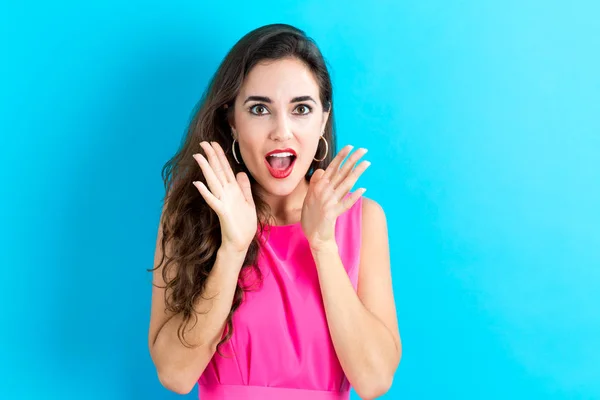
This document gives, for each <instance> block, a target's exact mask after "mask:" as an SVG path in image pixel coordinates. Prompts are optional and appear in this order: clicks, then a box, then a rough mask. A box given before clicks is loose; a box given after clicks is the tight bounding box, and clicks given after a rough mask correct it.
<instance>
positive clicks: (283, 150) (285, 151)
mask: <svg viewBox="0 0 600 400" xmlns="http://www.w3.org/2000/svg"><path fill="white" fill-rule="evenodd" d="M277 153H292V154H293V155H294V157H296V156H297V154H296V151H295V150H294V149H289V148H288V149H275V150H271V151H270V152H268V153H267V155H266V156H265V157H269V156H270V155H272V154H277Z"/></svg>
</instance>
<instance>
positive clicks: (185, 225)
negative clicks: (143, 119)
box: [149, 24, 401, 400]
mask: <svg viewBox="0 0 600 400" xmlns="http://www.w3.org/2000/svg"><path fill="white" fill-rule="evenodd" d="M335 144H336V141H335V134H334V123H333V105H332V87H331V80H330V76H329V73H328V71H327V67H326V65H325V63H324V60H323V57H322V55H321V53H320V52H319V50H318V48H317V47H316V45H315V44H314V43H313V42H312V41H311V40H310V39H309V38H307V37H306V36H305V34H304V32H302V31H301V30H298V29H296V28H294V27H292V26H289V25H282V24H275V25H268V26H264V27H261V28H259V29H256V30H254V31H252V32H250V33H249V34H247V35H246V36H244V37H243V38H242V39H241V40H240V41H239V42H238V43H237V44H236V45H235V46H234V47H233V48H232V49H231V51H230V52H229V54H228V55H227V56H226V57H225V59H224V61H223V62H222V64H221V65H220V67H219V69H218V71H217V72H216V74H215V76H214V77H213V79H212V81H211V84H210V85H209V87H208V89H207V92H206V93H205V95H204V98H203V100H202V102H201V106H200V109H199V111H198V112H197V114H196V115H195V117H194V119H193V120H192V123H191V124H190V127H189V130H188V134H187V137H186V140H185V142H184V143H183V145H182V148H181V149H180V151H179V152H178V153H177V154H176V155H175V156H174V157H173V158H172V159H171V160H169V162H168V163H167V164H166V165H165V168H164V170H163V178H164V180H165V187H166V192H167V196H166V198H165V201H164V207H163V212H162V216H161V223H160V228H159V232H158V237H157V242H156V253H155V261H154V262H155V268H154V269H153V271H154V272H153V283H154V287H153V290H152V311H151V320H150V329H149V346H150V353H151V356H152V359H153V361H154V364H155V366H156V369H157V372H158V377H159V379H160V381H161V383H162V384H163V385H164V386H165V387H166V388H168V389H170V390H172V391H175V392H177V393H188V392H190V391H191V390H192V388H193V387H194V385H195V384H196V382H197V383H198V384H199V394H200V398H201V399H202V400H211V399H286V400H294V399H306V398H310V399H313V400H321V399H322V400H332V399H348V397H349V388H350V386H352V387H354V389H355V390H356V392H357V393H358V395H359V396H361V397H362V398H373V397H377V396H380V395H382V394H383V393H385V392H386V391H387V390H388V389H389V388H390V385H391V382H392V378H393V375H394V372H395V370H396V368H397V366H398V363H399V362H400V357H401V342H400V337H399V333H398V326H397V320H396V311H395V305H394V298H393V293H392V284H391V274H390V261H389V246H388V237H387V226H386V218H385V215H384V213H383V211H382V209H381V207H380V206H379V205H378V204H377V203H376V202H375V201H373V200H370V199H367V198H364V197H362V195H363V193H364V189H359V190H356V191H354V192H352V193H350V189H351V188H352V187H353V185H354V183H355V182H356V180H357V179H358V177H359V176H360V175H361V174H362V173H363V172H364V171H365V169H366V168H367V167H368V165H369V163H368V162H366V161H362V162H360V163H358V161H359V159H360V158H361V157H362V156H363V155H364V154H365V153H366V149H359V150H357V151H355V152H353V153H352V155H350V156H349V157H348V159H347V161H346V162H345V163H343V165H342V161H343V160H344V159H345V158H346V156H348V155H349V154H350V152H351V150H352V147H351V146H346V147H344V148H343V149H342V150H341V151H340V152H339V153H338V154H337V156H335V157H334V156H333V154H332V153H333V150H334V149H335ZM200 150H202V152H200ZM225 150H227V151H225Z"/></svg>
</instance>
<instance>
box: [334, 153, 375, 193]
mask: <svg viewBox="0 0 600 400" xmlns="http://www.w3.org/2000/svg"><path fill="white" fill-rule="evenodd" d="M368 151H369V150H367V149H365V148H360V149H358V150H356V151H355V152H354V153H352V155H351V156H350V157H349V158H348V160H346V162H345V163H344V166H343V167H342V168H341V169H340V170H339V171H338V173H337V174H335V175H334V176H333V177H332V179H331V184H332V185H333V187H334V188H337V187H338V185H339V184H340V183H341V182H342V181H343V180H344V179H346V177H347V176H348V175H349V174H350V172H352V168H354V166H355V165H356V163H357V162H358V160H360V158H361V157H363V156H364V155H365V154H367V152H368Z"/></svg>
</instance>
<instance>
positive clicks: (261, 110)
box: [249, 104, 268, 115]
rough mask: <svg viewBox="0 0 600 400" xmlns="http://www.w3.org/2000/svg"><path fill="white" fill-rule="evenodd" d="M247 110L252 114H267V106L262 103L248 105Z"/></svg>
mask: <svg viewBox="0 0 600 400" xmlns="http://www.w3.org/2000/svg"><path fill="white" fill-rule="evenodd" d="M249 110H250V113H251V114H254V115H265V114H268V111H267V107H265V106H264V105H263V104H255V105H253V106H252V107H250V109H249Z"/></svg>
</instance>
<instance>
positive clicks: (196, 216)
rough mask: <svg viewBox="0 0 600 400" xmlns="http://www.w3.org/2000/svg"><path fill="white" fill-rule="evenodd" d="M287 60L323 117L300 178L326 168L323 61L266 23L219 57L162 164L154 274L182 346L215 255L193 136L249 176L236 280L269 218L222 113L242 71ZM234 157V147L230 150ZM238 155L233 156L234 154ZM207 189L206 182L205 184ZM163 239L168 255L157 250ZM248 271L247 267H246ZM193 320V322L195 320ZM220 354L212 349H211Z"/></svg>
mask: <svg viewBox="0 0 600 400" xmlns="http://www.w3.org/2000/svg"><path fill="white" fill-rule="evenodd" d="M287 57H295V58H297V59H299V60H301V61H303V62H304V63H305V64H306V65H307V66H308V68H310V70H311V71H312V72H313V74H314V77H315V79H316V81H317V84H318V85H319V88H320V100H321V103H322V104H323V108H324V110H325V111H329V113H330V115H329V119H328V121H327V125H326V126H325V130H324V133H323V137H324V138H325V139H326V140H327V142H328V144H329V151H328V152H327V156H326V157H325V159H324V160H323V161H320V162H318V161H313V163H312V164H311V166H310V167H309V169H308V171H307V172H306V175H305V179H306V180H307V181H308V180H310V177H311V176H312V173H313V172H314V171H315V170H316V169H318V168H323V169H326V168H327V166H328V165H329V163H330V162H331V161H332V159H333V157H334V150H335V149H336V148H337V146H336V137H335V128H334V126H335V124H334V118H333V117H334V115H333V107H332V95H333V93H332V84H331V77H330V75H329V71H328V69H327V66H326V63H325V60H324V59H323V56H322V54H321V52H320V51H319V49H318V47H317V46H316V44H315V43H314V41H313V40H312V39H311V38H309V37H307V36H306V34H305V33H304V31H302V30H300V29H298V28H295V27H293V26H290V25H286V24H272V25H266V26H263V27H260V28H258V29H255V30H253V31H251V32H249V33H248V34H246V35H245V36H244V37H243V38H242V39H240V40H239V41H238V42H237V43H236V44H235V45H234V46H233V48H232V49H231V50H230V51H229V53H228V54H227V56H226V57H225V58H224V60H223V61H222V63H221V65H220V66H219V68H218V70H217V71H216V73H215V75H214V76H213V77H212V79H211V81H210V83H209V84H208V86H207V89H206V91H205V92H204V93H203V95H202V98H201V100H200V102H199V103H198V106H197V107H196V109H197V111H195V113H194V116H193V118H192V119H191V122H190V124H189V127H188V129H187V134H186V137H185V140H184V141H183V142H182V144H181V146H180V148H179V150H178V151H177V153H176V154H175V155H174V156H173V157H172V158H171V159H170V160H169V161H168V162H167V163H166V164H165V165H164V166H163V169H162V179H163V182H164V188H165V197H164V199H163V202H164V208H163V217H162V218H161V222H160V229H162V235H163V237H162V243H161V246H162V254H163V256H162V259H161V261H160V263H159V265H158V266H156V267H155V268H153V269H150V270H149V271H153V270H154V269H157V268H159V267H160V266H161V265H163V263H164V267H163V270H162V276H163V279H164V281H165V283H166V286H165V304H166V308H167V310H168V311H171V312H173V313H183V314H182V315H183V322H182V324H181V325H180V327H179V329H178V336H179V339H180V341H181V342H182V343H183V344H184V345H185V346H187V347H194V346H192V345H190V344H189V343H188V342H187V341H186V340H185V335H184V333H185V331H186V329H187V325H188V324H189V323H190V321H191V320H192V318H194V319H195V320H196V319H197V315H196V312H197V311H196V310H195V309H194V304H195V303H196V301H197V300H198V298H199V296H202V294H203V293H204V289H205V284H206V280H207V278H208V276H209V274H210V272H211V270H212V267H213V265H214V263H215V260H216V255H217V250H218V249H219V246H220V245H221V227H220V223H219V219H218V216H217V214H216V213H215V212H214V211H213V210H212V209H211V208H210V207H209V206H208V204H207V203H206V201H205V200H204V198H203V197H202V196H201V195H200V193H199V192H198V190H197V188H196V187H195V186H194V185H193V184H192V182H193V181H202V182H203V183H204V184H206V179H205V177H204V176H203V174H202V170H201V169H200V167H199V165H198V164H197V162H196V160H195V159H194V158H193V157H192V155H193V154H194V153H198V152H201V151H202V148H201V147H200V145H199V143H200V142H201V141H209V142H210V141H216V142H218V143H219V144H220V145H221V147H222V148H223V149H224V150H225V152H226V156H227V159H228V160H229V163H230V165H231V167H232V170H233V172H234V174H237V173H238V172H242V171H243V172H245V173H246V174H247V175H248V178H249V179H250V183H251V187H252V194H253V198H254V203H255V205H256V212H257V217H258V221H259V229H257V234H256V235H255V237H254V239H253V240H252V243H251V244H250V246H249V248H248V251H247V253H246V257H245V260H244V263H243V267H242V270H241V272H240V277H242V276H244V275H245V274H246V273H247V272H256V273H258V274H259V276H260V271H259V269H258V267H257V265H256V260H257V256H258V252H259V248H260V233H261V232H263V230H264V227H265V224H267V223H270V221H271V220H272V218H273V217H272V214H271V210H270V209H269V206H268V205H267V203H266V202H265V201H264V200H263V199H262V198H261V197H260V196H259V195H258V193H257V191H256V185H258V183H257V182H256V180H255V179H254V178H253V177H252V175H251V174H250V171H248V169H247V168H246V166H245V164H244V163H243V161H242V160H240V162H241V164H238V163H237V162H236V161H235V159H234V158H233V155H232V153H231V147H232V143H233V136H232V134H231V128H230V124H229V118H230V117H231V116H232V114H229V113H233V106H234V101H235V98H236V96H237V95H238V93H239V91H240V88H241V86H242V83H243V81H244V79H245V77H246V75H247V74H248V73H249V71H250V70H251V69H252V68H253V67H254V66H255V65H256V64H257V63H259V62H261V61H264V60H277V59H282V58H287ZM323 147H325V146H324V145H322V144H321V143H320V144H319V150H318V151H317V153H318V154H316V155H315V158H317V159H321V158H323V155H322V154H323V153H324V151H325V149H324V148H323ZM237 154H238V155H239V154H240V153H239V151H237ZM240 158H241V155H240V156H239V157H238V159H240ZM207 186H208V185H207ZM167 243H169V246H170V249H169V251H170V254H167V253H166V251H165V248H166V245H167ZM248 269H253V271H249V270H248ZM245 290H249V289H248V287H246V286H245V285H244V284H243V279H241V278H240V279H238V284H237V287H236V290H235V295H234V299H233V303H232V307H231V311H230V312H229V315H228V317H227V320H226V326H225V333H226V335H225V336H224V337H222V338H221V340H220V341H219V343H218V344H217V350H220V347H221V345H222V344H223V343H224V342H226V341H227V340H229V338H230V337H231V335H232V333H233V324H232V316H233V313H234V312H235V311H236V309H237V308H238V307H239V306H240V304H241V302H242V297H243V292H244V291H245ZM195 322H196V321H194V323H195ZM219 353H220V351H219Z"/></svg>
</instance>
